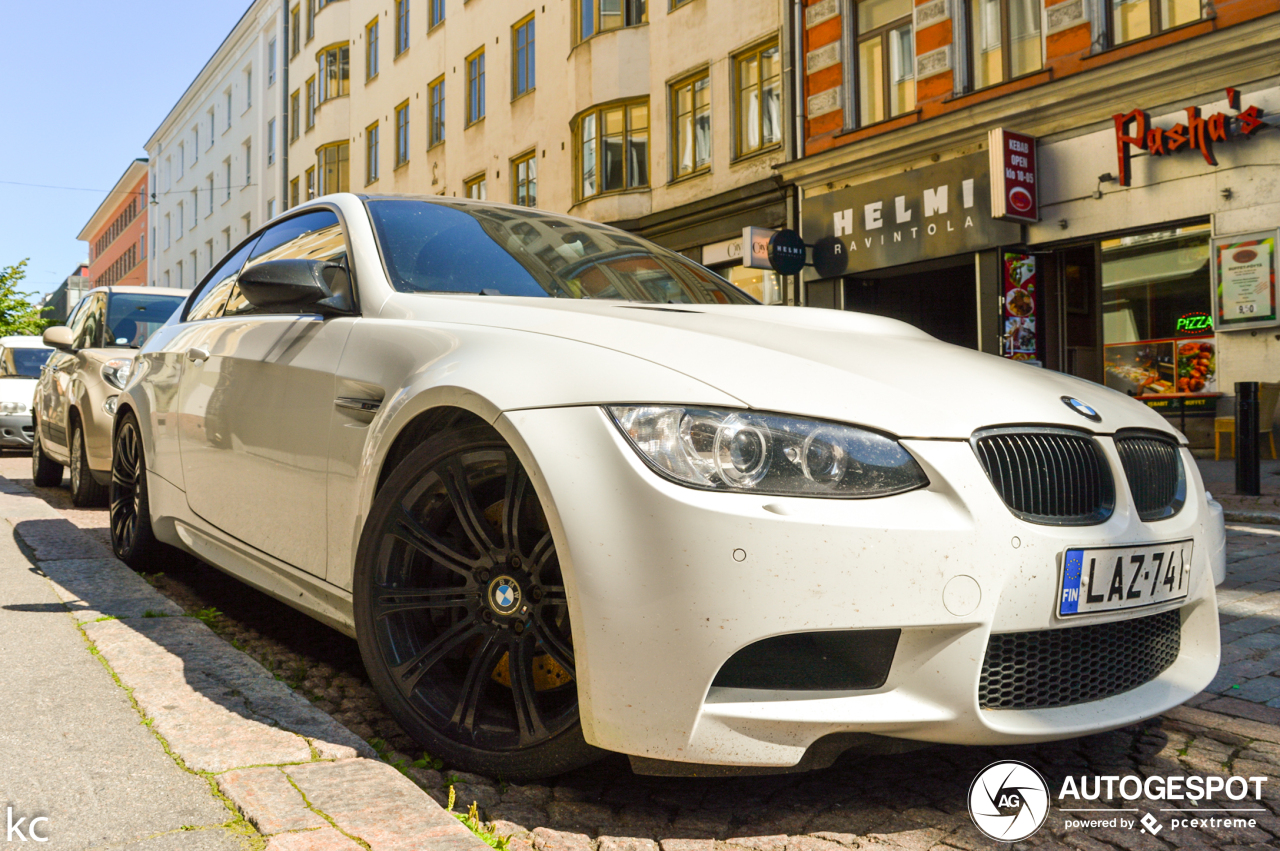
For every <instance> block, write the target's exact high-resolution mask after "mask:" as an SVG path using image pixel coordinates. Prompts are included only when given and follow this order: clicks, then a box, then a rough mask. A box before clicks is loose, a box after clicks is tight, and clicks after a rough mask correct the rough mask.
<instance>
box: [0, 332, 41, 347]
mask: <svg viewBox="0 0 1280 851" xmlns="http://www.w3.org/2000/svg"><path fill="white" fill-rule="evenodd" d="M0 346H7V347H8V348H10V349H47V348H49V347H48V346H46V345H45V344H44V340H43V339H42V338H40V337H36V336H21V335H18V336H14V337H0Z"/></svg>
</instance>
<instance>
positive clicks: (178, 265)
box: [174, 260, 182, 287]
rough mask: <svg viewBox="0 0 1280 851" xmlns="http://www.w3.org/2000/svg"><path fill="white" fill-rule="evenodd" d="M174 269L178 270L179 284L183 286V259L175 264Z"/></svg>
mask: <svg viewBox="0 0 1280 851" xmlns="http://www.w3.org/2000/svg"><path fill="white" fill-rule="evenodd" d="M174 271H175V272H177V278H178V286H179V287H181V286H182V261H181V260H179V261H178V262H177V263H176V264H175V265H174Z"/></svg>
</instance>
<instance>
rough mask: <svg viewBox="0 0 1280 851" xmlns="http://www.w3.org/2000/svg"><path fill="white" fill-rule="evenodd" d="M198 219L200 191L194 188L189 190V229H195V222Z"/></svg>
mask: <svg viewBox="0 0 1280 851" xmlns="http://www.w3.org/2000/svg"><path fill="white" fill-rule="evenodd" d="M199 219H200V192H199V191H198V190H196V189H192V190H191V230H195V229H196V222H198V221H199Z"/></svg>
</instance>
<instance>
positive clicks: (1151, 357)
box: [1103, 340, 1177, 396]
mask: <svg viewBox="0 0 1280 851" xmlns="http://www.w3.org/2000/svg"><path fill="white" fill-rule="evenodd" d="M1104 350H1105V351H1104V354H1103V370H1104V377H1103V381H1104V383H1105V384H1106V385H1107V386H1108V387H1110V388H1111V389H1112V390H1119V391H1120V392H1121V393H1126V394H1128V395H1130V396H1159V395H1166V394H1170V393H1174V392H1175V388H1176V387H1177V383H1176V380H1175V374H1176V370H1175V363H1174V361H1175V357H1174V341H1173V340H1142V341H1140V342H1136V343H1112V344H1110V345H1108V346H1105V347H1104Z"/></svg>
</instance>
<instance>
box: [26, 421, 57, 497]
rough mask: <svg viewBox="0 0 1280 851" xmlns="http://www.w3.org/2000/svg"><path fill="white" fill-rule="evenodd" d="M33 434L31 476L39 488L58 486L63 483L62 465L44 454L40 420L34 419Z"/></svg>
mask: <svg viewBox="0 0 1280 851" xmlns="http://www.w3.org/2000/svg"><path fill="white" fill-rule="evenodd" d="M33 423H34V425H35V428H33V429H32V434H31V478H32V479H33V480H34V481H35V483H36V487H38V488H56V487H57V486H58V485H60V484H62V465H61V464H59V463H58V462H57V461H54V460H53V459H52V458H50V457H49V456H48V455H45V454H44V447H43V444H42V441H41V440H40V421H39V420H33Z"/></svg>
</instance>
